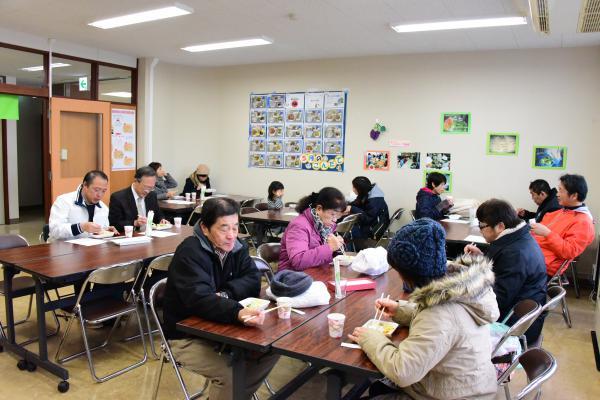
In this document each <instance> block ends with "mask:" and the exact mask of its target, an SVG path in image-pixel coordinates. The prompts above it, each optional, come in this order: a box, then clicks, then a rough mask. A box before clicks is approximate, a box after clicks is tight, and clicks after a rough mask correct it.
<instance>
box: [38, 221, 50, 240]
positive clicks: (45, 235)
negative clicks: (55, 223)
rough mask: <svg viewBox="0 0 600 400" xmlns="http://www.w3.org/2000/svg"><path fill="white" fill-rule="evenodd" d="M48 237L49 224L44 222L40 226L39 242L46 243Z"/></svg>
mask: <svg viewBox="0 0 600 400" xmlns="http://www.w3.org/2000/svg"><path fill="white" fill-rule="evenodd" d="M49 237H50V225H48V224H44V226H42V233H40V237H39V240H40V243H46V242H47V241H48V238H49Z"/></svg>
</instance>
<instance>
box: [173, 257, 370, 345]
mask: <svg viewBox="0 0 600 400" xmlns="http://www.w3.org/2000/svg"><path fill="white" fill-rule="evenodd" d="M304 272H306V273H307V274H309V275H311V276H312V277H313V279H314V280H315V281H323V282H325V281H328V280H332V279H333V267H332V266H331V265H324V266H320V267H316V268H309V269H307V270H305V271H304ZM342 275H343V276H344V277H348V278H355V277H358V276H359V275H360V274H358V273H356V272H354V271H351V270H346V269H345V267H342ZM330 294H331V300H330V301H329V304H328V305H324V306H318V307H310V308H303V309H302V311H304V312H305V313H306V314H305V315H299V314H296V313H292V317H291V318H290V319H289V320H281V319H279V318H278V316H277V312H276V311H273V312H270V313H268V314H266V315H265V322H264V324H263V325H262V326H259V327H249V326H244V325H240V324H224V323H219V322H212V321H208V320H205V319H202V318H199V317H189V318H187V319H185V320H183V321H180V322H179V323H177V329H178V330H180V331H183V332H186V333H188V334H190V335H193V336H199V337H202V338H205V339H211V340H215V341H218V342H221V343H227V344H231V345H234V346H239V347H243V348H245V349H248V350H256V351H263V352H264V351H267V350H268V348H269V346H271V345H272V344H273V342H275V341H276V340H277V339H279V338H281V337H282V336H284V335H286V334H288V333H290V332H291V331H294V330H295V329H297V328H298V327H300V326H302V325H303V324H306V323H307V322H308V321H310V320H311V319H312V318H314V317H315V316H317V315H319V314H320V313H322V312H324V311H325V310H327V309H328V308H330V307H331V306H332V305H334V304H335V303H337V302H339V301H340V299H336V298H335V296H334V295H333V293H332V292H331V290H330ZM261 297H262V298H267V297H266V296H265V295H264V290H263V292H262V293H261ZM274 306H275V303H274V302H273V303H271V305H270V306H269V308H270V307H274Z"/></svg>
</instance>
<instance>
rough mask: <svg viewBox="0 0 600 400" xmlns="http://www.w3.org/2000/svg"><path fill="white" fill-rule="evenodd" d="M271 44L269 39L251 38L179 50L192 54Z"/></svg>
mask: <svg viewBox="0 0 600 400" xmlns="http://www.w3.org/2000/svg"><path fill="white" fill-rule="evenodd" d="M272 43H273V41H272V40H271V39H267V38H251V39H242V40H234V41H232V42H219V43H207V44H199V45H196V46H187V47H182V48H181V50H185V51H190V52H192V53H195V52H198V51H212V50H223V49H233V48H236V47H249V46H262V45H265V44H272Z"/></svg>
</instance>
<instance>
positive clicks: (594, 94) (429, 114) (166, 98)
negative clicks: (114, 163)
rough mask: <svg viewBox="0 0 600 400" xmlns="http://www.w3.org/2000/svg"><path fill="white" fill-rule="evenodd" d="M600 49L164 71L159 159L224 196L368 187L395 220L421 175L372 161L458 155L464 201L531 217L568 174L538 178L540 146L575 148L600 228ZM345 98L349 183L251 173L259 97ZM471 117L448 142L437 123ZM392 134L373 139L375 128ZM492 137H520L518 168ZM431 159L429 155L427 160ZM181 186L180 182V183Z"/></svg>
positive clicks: (409, 203) (158, 109)
mask: <svg viewBox="0 0 600 400" xmlns="http://www.w3.org/2000/svg"><path fill="white" fill-rule="evenodd" d="M599 77H600V48H597V47H596V48H573V49H548V50H513V51H491V52H475V53H453V54H431V55H398V56H384V57H383V56H382V57H367V58H354V59H343V60H342V59H337V60H318V61H308V62H292V63H278V64H263V65H247V66H238V67H226V68H217V69H194V68H189V67H180V66H174V65H168V64H159V65H158V67H157V75H156V93H155V99H156V100H155V109H154V121H155V128H154V155H155V156H156V157H155V158H158V159H160V160H161V161H162V162H163V163H164V164H166V166H167V168H169V169H170V170H172V171H174V172H175V177H176V178H177V179H182V178H183V177H184V176H185V175H186V174H187V172H188V170H190V169H193V167H194V165H195V164H196V162H197V161H205V162H207V163H209V164H210V165H211V167H212V168H213V172H212V173H211V176H212V177H214V179H215V181H216V182H217V184H218V190H220V191H223V192H230V193H242V194H252V195H259V196H264V195H265V194H266V193H265V192H266V188H267V186H268V184H269V182H270V181H271V180H273V179H278V180H281V181H282V182H283V183H284V185H285V186H286V195H285V200H287V201H292V200H296V199H298V198H299V197H300V196H302V195H304V194H306V193H308V192H310V191H311V190H318V189H319V188H321V187H323V186H325V185H332V186H336V187H338V188H340V189H341V190H342V191H343V192H344V193H346V192H348V191H349V190H350V182H351V180H352V178H353V177H355V176H357V175H366V176H368V177H369V178H370V179H372V180H373V181H375V182H377V183H378V184H379V185H380V186H381V187H382V189H383V191H384V192H385V193H386V199H387V201H388V204H389V205H390V208H392V209H395V208H398V207H406V208H413V207H414V198H415V194H416V192H417V190H418V188H419V187H420V186H421V182H422V172H423V171H422V170H410V171H404V170H402V171H400V170H397V169H396V163H395V160H394V161H393V163H392V168H391V170H390V171H389V172H365V171H363V169H362V157H363V152H364V151H365V150H368V149H375V150H379V149H381V150H390V151H391V153H392V156H394V158H395V155H396V154H397V153H398V152H399V151H400V150H401V149H399V148H391V147H389V146H388V141H389V140H390V139H403V140H409V141H410V142H411V146H410V148H408V149H406V150H404V151H420V152H422V153H425V152H450V153H451V154H452V172H453V181H454V191H453V195H454V196H455V197H474V198H478V199H486V198H489V197H492V196H495V197H502V198H505V199H507V200H509V201H510V202H511V203H513V204H514V205H515V206H518V207H527V208H530V209H531V208H534V204H533V203H532V202H531V199H530V198H529V193H528V190H527V187H528V184H529V182H530V181H531V180H533V179H535V178H544V179H547V180H548V181H550V182H551V183H552V184H555V182H556V181H557V178H558V177H559V176H560V175H561V174H562V173H563V172H562V171H544V170H534V169H532V168H531V158H532V157H531V154H532V146H533V145H566V146H568V162H567V166H568V168H567V172H573V173H582V174H584V175H585V176H586V178H587V179H588V184H589V186H590V198H589V201H588V203H589V205H590V206H591V208H592V212H593V213H594V214H595V215H596V216H600V194H599V193H598V191H599V190H600V187H599V186H598V184H597V183H598V178H599V175H600V172H599V169H598V168H597V166H596V165H595V162H594V158H595V156H596V153H597V149H598V148H599V147H600V139H599V136H600V132H599V130H600V129H599V128H600V123H599V121H600V117H599V114H598V110H599V109H600V79H598V78H599ZM309 89H348V90H349V95H348V114H347V138H346V160H347V161H346V170H345V172H344V173H342V174H340V173H325V172H319V173H316V172H311V171H292V170H274V169H249V168H247V154H248V143H247V132H248V112H249V111H248V103H249V93H250V92H271V91H294V90H309ZM443 111H468V112H471V113H472V120H473V124H472V126H473V134H471V135H457V136H442V135H440V134H439V119H440V113H441V112H443ZM376 118H379V119H381V120H383V121H384V122H385V124H386V126H387V128H388V132H387V133H385V134H384V135H382V137H380V139H379V140H378V141H377V142H374V141H372V140H371V139H370V138H369V135H368V134H369V131H370V129H371V127H372V125H373V124H374V122H375V119H376ZM488 131H499V132H502V131H517V132H519V133H520V135H521V136H520V140H521V143H520V149H519V155H518V157H501V156H487V155H486V154H485V144H486V134H487V132H488ZM422 156H424V154H423V155H422ZM181 184H183V181H182V182H181Z"/></svg>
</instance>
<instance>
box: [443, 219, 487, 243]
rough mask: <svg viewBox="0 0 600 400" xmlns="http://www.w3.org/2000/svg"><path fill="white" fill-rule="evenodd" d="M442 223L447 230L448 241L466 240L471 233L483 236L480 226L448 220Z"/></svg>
mask: <svg viewBox="0 0 600 400" xmlns="http://www.w3.org/2000/svg"><path fill="white" fill-rule="evenodd" d="M440 224H442V226H443V227H444V230H445V231H446V241H448V242H464V241H465V238H466V237H467V236H469V235H475V236H481V231H480V230H479V227H478V226H471V225H469V224H461V223H456V222H447V221H440Z"/></svg>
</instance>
